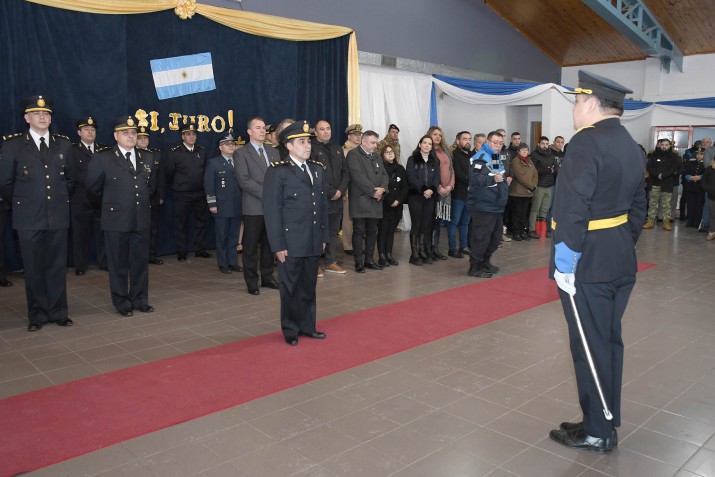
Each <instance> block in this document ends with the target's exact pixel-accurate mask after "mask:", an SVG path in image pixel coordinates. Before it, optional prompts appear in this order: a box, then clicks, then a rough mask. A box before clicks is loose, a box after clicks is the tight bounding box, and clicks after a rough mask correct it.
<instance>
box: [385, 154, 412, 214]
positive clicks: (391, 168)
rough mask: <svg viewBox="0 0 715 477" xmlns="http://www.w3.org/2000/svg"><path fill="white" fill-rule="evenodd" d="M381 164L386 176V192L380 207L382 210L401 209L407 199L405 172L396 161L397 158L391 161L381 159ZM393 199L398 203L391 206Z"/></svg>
mask: <svg viewBox="0 0 715 477" xmlns="http://www.w3.org/2000/svg"><path fill="white" fill-rule="evenodd" d="M382 166H383V167H384V168H385V172H386V173H387V177H388V184H387V192H386V193H385V198H384V199H383V200H382V208H383V210H392V209H398V210H400V211H401V210H402V205H403V204H404V203H405V201H406V200H407V172H405V168H404V167H402V165H401V164H400V163H399V162H397V159H395V161H394V162H393V163H389V162H387V161H382ZM395 201H397V202H399V203H400V204H399V205H398V206H397V207H392V203H393V202H395Z"/></svg>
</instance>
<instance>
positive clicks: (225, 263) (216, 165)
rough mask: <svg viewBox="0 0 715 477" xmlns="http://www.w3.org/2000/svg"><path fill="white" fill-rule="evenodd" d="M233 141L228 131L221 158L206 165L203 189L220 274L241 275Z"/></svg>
mask: <svg viewBox="0 0 715 477" xmlns="http://www.w3.org/2000/svg"><path fill="white" fill-rule="evenodd" d="M236 146H237V144H236V140H235V139H234V137H233V134H232V133H231V131H229V132H228V134H226V135H224V136H221V138H219V141H218V148H219V151H221V155H220V156H217V157H214V158H211V159H209V161H208V164H206V172H205V173H204V189H205V190H206V201H207V202H208V205H209V211H210V212H211V213H212V214H213V217H214V224H215V228H216V259H217V261H218V268H219V270H220V271H221V273H231V272H242V271H243V268H241V267H239V266H238V250H237V247H238V231H239V228H240V226H241V188H240V187H239V185H238V179H237V178H236V172H235V169H234V165H233V153H234V151H236Z"/></svg>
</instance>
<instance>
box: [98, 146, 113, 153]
mask: <svg viewBox="0 0 715 477" xmlns="http://www.w3.org/2000/svg"><path fill="white" fill-rule="evenodd" d="M111 148H112V146H102V147H97V149H95V150H94V152H95V153H97V152H102V151H106V150H107V149H111Z"/></svg>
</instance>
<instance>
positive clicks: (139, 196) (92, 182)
mask: <svg viewBox="0 0 715 477" xmlns="http://www.w3.org/2000/svg"><path fill="white" fill-rule="evenodd" d="M134 152H135V154H136V163H137V165H136V170H135V172H132V171H131V169H130V167H129V162H128V161H127V159H126V157H124V156H123V155H122V153H121V151H120V150H119V147H117V146H116V145H115V146H114V147H111V148H108V149H104V150H102V151H99V152H97V153H95V155H94V157H93V158H92V160H91V161H90V163H89V169H88V171H87V195H88V197H89V199H90V200H91V201H93V202H95V203H97V202H99V203H101V207H102V230H106V231H110V232H149V228H150V225H151V203H150V196H151V194H152V192H153V191H154V189H156V183H157V177H156V174H155V173H154V171H153V169H152V167H153V165H154V157H153V156H152V153H151V152H150V151H148V150H146V149H139V148H135V149H134Z"/></svg>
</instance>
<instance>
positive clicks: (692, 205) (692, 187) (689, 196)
mask: <svg viewBox="0 0 715 477" xmlns="http://www.w3.org/2000/svg"><path fill="white" fill-rule="evenodd" d="M704 157H705V149H703V148H702V147H698V148H695V151H694V154H693V156H692V157H691V158H690V159H689V160H687V161H685V162H684V163H683V195H684V196H685V201H686V204H687V205H686V207H687V209H688V222H687V223H686V225H685V226H686V227H695V228H697V227H698V226H699V225H700V218H701V217H702V216H703V204H704V203H705V191H704V190H703V188H702V186H701V185H700V180H701V179H702V177H703V174H704V173H705V165H704V164H703V159H704Z"/></svg>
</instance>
